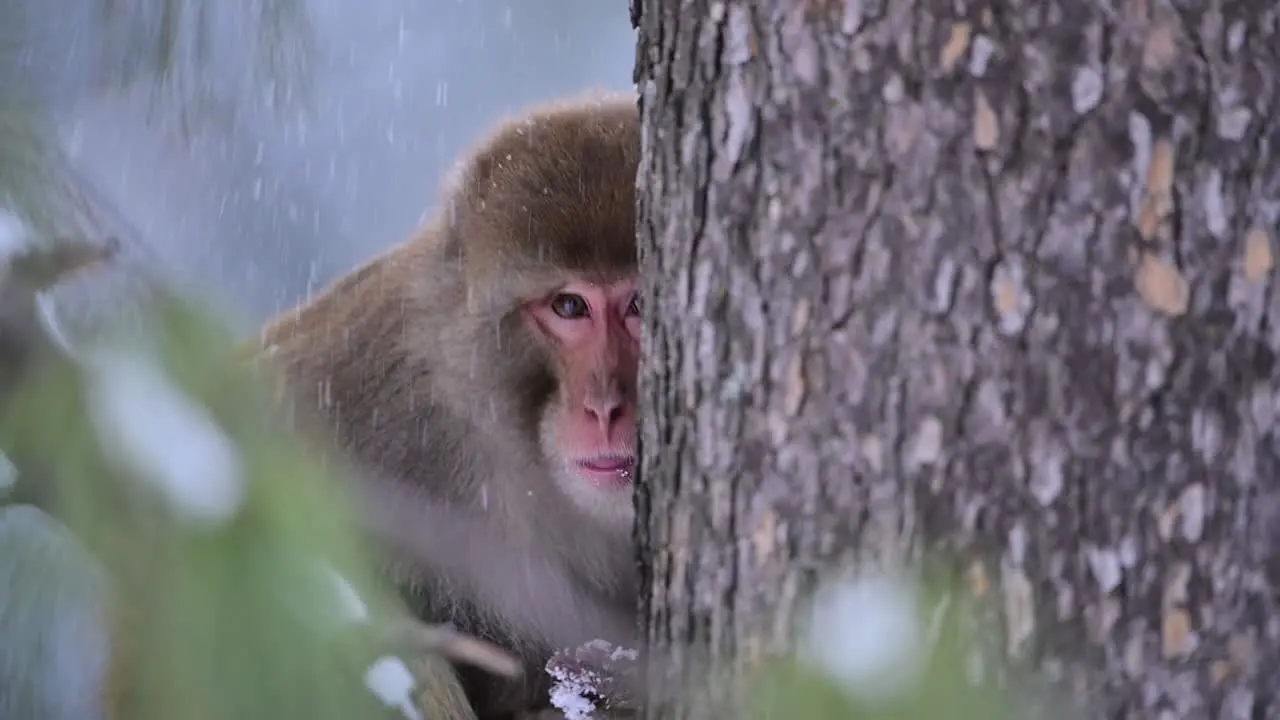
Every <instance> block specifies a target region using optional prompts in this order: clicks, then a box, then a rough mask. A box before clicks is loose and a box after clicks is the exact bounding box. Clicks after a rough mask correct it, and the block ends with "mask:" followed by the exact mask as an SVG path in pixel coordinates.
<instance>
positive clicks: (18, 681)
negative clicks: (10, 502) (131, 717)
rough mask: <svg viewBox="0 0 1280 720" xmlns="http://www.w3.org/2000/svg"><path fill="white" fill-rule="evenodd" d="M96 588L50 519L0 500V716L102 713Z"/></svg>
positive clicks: (75, 547)
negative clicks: (7, 504) (3, 503)
mask: <svg viewBox="0 0 1280 720" xmlns="http://www.w3.org/2000/svg"><path fill="white" fill-rule="evenodd" d="M104 591H105V585H104V583H103V579H102V576H101V574H100V572H99V569H98V568H97V566H96V565H95V563H94V562H93V561H92V559H90V558H89V557H88V555H87V554H85V553H84V552H83V549H82V548H81V546H80V543H79V541H77V540H76V539H75V538H74V537H73V536H72V535H71V533H70V532H69V531H68V530H67V529H66V528H64V527H63V526H62V525H61V524H59V523H58V522H57V521H56V520H54V519H53V518H51V517H49V516H48V515H45V514H44V513H43V512H41V511H40V510H37V509H36V508H34V507H31V506H27V505H17V506H9V507H4V508H0V717H6V718H47V719H48V720H64V719H65V720H93V719H96V718H104V717H107V714H106V708H104V707H103V704H104V703H103V699H104V696H103V693H102V687H103V684H104V682H105V680H106V676H107V666H108V658H109V649H110V638H109V632H108V624H107V620H106V615H105V609H104V608H105V602H104V600H105V597H106V596H105V592H104Z"/></svg>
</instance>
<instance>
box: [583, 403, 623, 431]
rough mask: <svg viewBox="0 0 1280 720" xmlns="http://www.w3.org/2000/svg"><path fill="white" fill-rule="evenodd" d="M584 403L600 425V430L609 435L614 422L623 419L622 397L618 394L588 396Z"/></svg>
mask: <svg viewBox="0 0 1280 720" xmlns="http://www.w3.org/2000/svg"><path fill="white" fill-rule="evenodd" d="M583 405H584V406H585V407H586V410H587V414H588V415H590V416H591V417H592V418H594V419H595V421H596V422H597V423H598V424H599V425H600V431H601V432H603V433H604V434H605V435H606V436H608V434H609V431H610V430H611V429H612V428H613V426H614V424H615V423H617V422H618V421H619V420H621V419H622V398H620V397H618V396H617V395H600V396H596V397H588V398H587V399H586V401H585V402H583Z"/></svg>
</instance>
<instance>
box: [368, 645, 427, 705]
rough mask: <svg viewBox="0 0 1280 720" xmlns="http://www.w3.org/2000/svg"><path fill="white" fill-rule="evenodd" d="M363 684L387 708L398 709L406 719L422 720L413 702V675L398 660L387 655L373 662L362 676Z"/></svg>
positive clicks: (402, 662) (401, 661)
mask: <svg viewBox="0 0 1280 720" xmlns="http://www.w3.org/2000/svg"><path fill="white" fill-rule="evenodd" d="M364 684H365V686H366V687H368V688H369V690H370V691H372V692H373V694H374V695H377V696H378V699H379V700H381V701H382V703H383V704H384V705H386V706H387V707H391V708H398V709H399V710H400V712H401V713H402V714H403V715H404V716H405V717H406V718H411V719H412V720H422V714H421V713H419V712H418V709H417V707H415V706H414V702H413V689H414V680H413V673H411V672H409V668H407V667H405V664H404V661H403V660H401V659H400V658H398V657H392V656H390V655H387V656H384V657H380V658H378V659H377V660H375V661H374V662H373V664H372V665H370V666H369V671H368V672H366V673H365V674H364Z"/></svg>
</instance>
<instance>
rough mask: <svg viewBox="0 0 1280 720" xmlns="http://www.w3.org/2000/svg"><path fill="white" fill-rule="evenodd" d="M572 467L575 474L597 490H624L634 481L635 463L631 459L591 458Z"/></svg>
mask: <svg viewBox="0 0 1280 720" xmlns="http://www.w3.org/2000/svg"><path fill="white" fill-rule="evenodd" d="M574 465H575V467H574V471H575V474H576V475H577V476H578V477H580V478H582V479H583V480H585V481H586V482H587V484H589V485H591V486H592V487H594V488H597V489H599V490H606V491H613V490H626V489H628V488H630V487H631V483H632V482H633V481H634V480H635V474H636V461H635V458H631V457H607V458H592V459H590V460H580V461H578V462H577V463H575V464H574Z"/></svg>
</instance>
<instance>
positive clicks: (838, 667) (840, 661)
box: [806, 577, 926, 702]
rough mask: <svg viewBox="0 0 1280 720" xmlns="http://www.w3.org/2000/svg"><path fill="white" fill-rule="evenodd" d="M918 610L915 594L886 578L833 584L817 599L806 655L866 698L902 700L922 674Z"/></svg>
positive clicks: (922, 644)
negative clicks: (896, 698)
mask: <svg viewBox="0 0 1280 720" xmlns="http://www.w3.org/2000/svg"><path fill="white" fill-rule="evenodd" d="M919 611H920V608H919V600H918V598H917V596H916V593H915V592H914V590H913V589H912V588H910V587H908V586H907V585H905V584H903V583H901V582H897V581H894V580H891V579H889V578H887V577H868V578H863V579H859V580H857V581H853V582H843V583H838V584H834V585H832V586H830V587H828V588H826V589H824V590H822V591H821V592H819V593H818V595H817V597H815V598H814V605H813V614H812V617H811V623H812V625H811V627H810V631H809V637H808V639H807V643H806V650H807V653H808V655H809V657H810V659H811V661H812V662H814V664H815V665H817V666H819V667H821V668H823V669H824V670H825V671H826V672H828V673H830V674H831V676H832V677H833V678H835V679H836V680H838V681H840V682H841V684H843V685H844V687H845V688H846V689H848V690H849V691H851V692H853V693H856V694H857V695H858V696H859V697H861V698H863V699H866V700H871V701H873V702H875V701H883V700H889V699H892V698H895V697H900V696H901V695H902V694H904V693H905V692H906V691H907V690H909V689H910V688H911V687H912V686H913V685H914V684H915V683H916V682H917V681H918V680H919V678H920V675H921V672H922V670H923V665H924V656H925V654H926V648H925V629H924V628H923V627H922V624H921V618H920V612H919Z"/></svg>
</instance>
